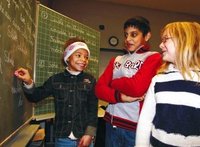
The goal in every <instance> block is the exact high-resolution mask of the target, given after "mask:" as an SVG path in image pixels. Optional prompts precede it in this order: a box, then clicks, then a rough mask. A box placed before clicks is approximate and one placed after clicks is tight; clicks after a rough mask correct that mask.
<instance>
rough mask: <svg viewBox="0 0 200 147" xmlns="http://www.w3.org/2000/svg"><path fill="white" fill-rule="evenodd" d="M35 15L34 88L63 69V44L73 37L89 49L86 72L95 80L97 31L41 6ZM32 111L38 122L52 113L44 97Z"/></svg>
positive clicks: (98, 40)
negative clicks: (36, 27)
mask: <svg viewBox="0 0 200 147" xmlns="http://www.w3.org/2000/svg"><path fill="white" fill-rule="evenodd" d="M37 16H38V18H37V22H38V24H37V26H38V30H37V50H36V70H35V82H36V85H37V86H39V85H41V84H43V82H44V81H45V80H47V78H49V77H50V76H51V75H53V74H54V73H58V72H61V71H63V70H64V66H63V65H62V62H61V59H62V53H63V45H64V42H65V41H66V40H67V39H69V38H71V37H76V36H78V37H80V38H82V39H84V40H85V41H86V43H87V44H88V47H89V48H90V50H91V59H90V62H89V66H88V68H87V72H89V73H91V74H92V75H94V76H95V77H96V78H98V74H99V63H98V61H99V51H100V32H98V31H96V30H94V29H92V28H90V27H88V26H86V25H84V24H81V23H79V22H77V21H75V20H73V19H71V18H69V17H67V16H64V15H62V14H60V13H58V12H56V11H54V10H52V9H49V8H47V7H45V6H43V5H41V4H39V5H38V15H37ZM34 108H35V109H34V110H35V111H34V114H35V116H36V118H38V119H40V116H41V115H45V114H50V113H54V100H53V98H51V97H50V98H47V99H45V100H44V101H42V102H39V103H37V104H36V105H35V107H34ZM37 116H38V117H37ZM47 117H48V116H47ZM44 118H45V116H44Z"/></svg>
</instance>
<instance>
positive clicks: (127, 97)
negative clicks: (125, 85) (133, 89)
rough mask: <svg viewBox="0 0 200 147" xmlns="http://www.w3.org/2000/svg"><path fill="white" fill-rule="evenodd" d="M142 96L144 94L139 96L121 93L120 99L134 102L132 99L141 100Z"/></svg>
mask: <svg viewBox="0 0 200 147" xmlns="http://www.w3.org/2000/svg"><path fill="white" fill-rule="evenodd" d="M144 97H145V96H141V97H131V96H127V95H125V94H123V93H121V101H122V102H128V103H131V102H134V101H142V100H144Z"/></svg>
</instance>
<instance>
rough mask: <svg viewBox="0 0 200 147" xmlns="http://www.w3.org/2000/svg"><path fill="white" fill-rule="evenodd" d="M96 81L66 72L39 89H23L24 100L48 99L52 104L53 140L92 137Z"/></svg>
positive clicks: (96, 101) (94, 120)
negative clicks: (71, 134)
mask: <svg viewBox="0 0 200 147" xmlns="http://www.w3.org/2000/svg"><path fill="white" fill-rule="evenodd" d="M95 84H96V79H95V78H94V77H93V76H91V75H90V74H88V73H84V72H81V73H80V74H79V75H71V74H70V73H69V72H68V71H67V70H65V71H64V72H62V73H58V74H55V75H53V76H51V77H50V78H49V79H48V80H47V81H46V82H45V83H44V84H43V85H42V86H40V87H35V86H34V87H33V88H31V89H27V88H25V87H24V88H23V90H24V93H25V95H26V97H27V99H28V100H29V101H31V102H38V101H40V100H42V99H44V98H46V97H48V96H53V97H54V102H55V113H56V116H55V137H56V138H65V137H68V136H69V134H70V132H73V134H74V136H75V137H76V138H81V137H82V136H83V135H91V136H94V135H95V133H96V126H97V105H98V99H97V97H96V96H95V94H94V86H95Z"/></svg>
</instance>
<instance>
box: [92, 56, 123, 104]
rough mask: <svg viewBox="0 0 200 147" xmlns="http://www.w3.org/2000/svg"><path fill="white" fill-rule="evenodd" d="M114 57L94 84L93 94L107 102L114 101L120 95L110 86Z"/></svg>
mask: <svg viewBox="0 0 200 147" xmlns="http://www.w3.org/2000/svg"><path fill="white" fill-rule="evenodd" d="M114 61H115V58H112V59H111V60H110V62H109V64H108V66H107V67H106V69H105V70H104V72H103V74H102V75H101V76H100V78H99V79H98V81H97V84H96V86H95V94H96V96H97V97H98V98H99V99H102V100H104V101H106V102H109V103H116V102H117V101H118V99H119V97H120V93H118V92H117V91H116V90H115V89H114V87H111V86H110V84H111V82H112V77H113V67H114Z"/></svg>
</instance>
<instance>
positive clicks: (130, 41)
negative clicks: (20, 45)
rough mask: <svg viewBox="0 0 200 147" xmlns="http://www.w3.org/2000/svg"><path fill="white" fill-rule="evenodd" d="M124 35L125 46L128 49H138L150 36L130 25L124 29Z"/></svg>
mask: <svg viewBox="0 0 200 147" xmlns="http://www.w3.org/2000/svg"><path fill="white" fill-rule="evenodd" d="M124 36H125V40H124V43H125V47H126V49H127V50H128V51H135V50H137V49H138V48H140V47H141V46H142V45H145V44H146V42H147V41H148V40H149V38H150V36H148V35H146V36H145V37H144V36H143V34H142V32H141V31H140V30H139V29H137V28H135V27H133V26H130V27H128V28H126V29H125V30H124ZM147 36H148V37H147Z"/></svg>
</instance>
